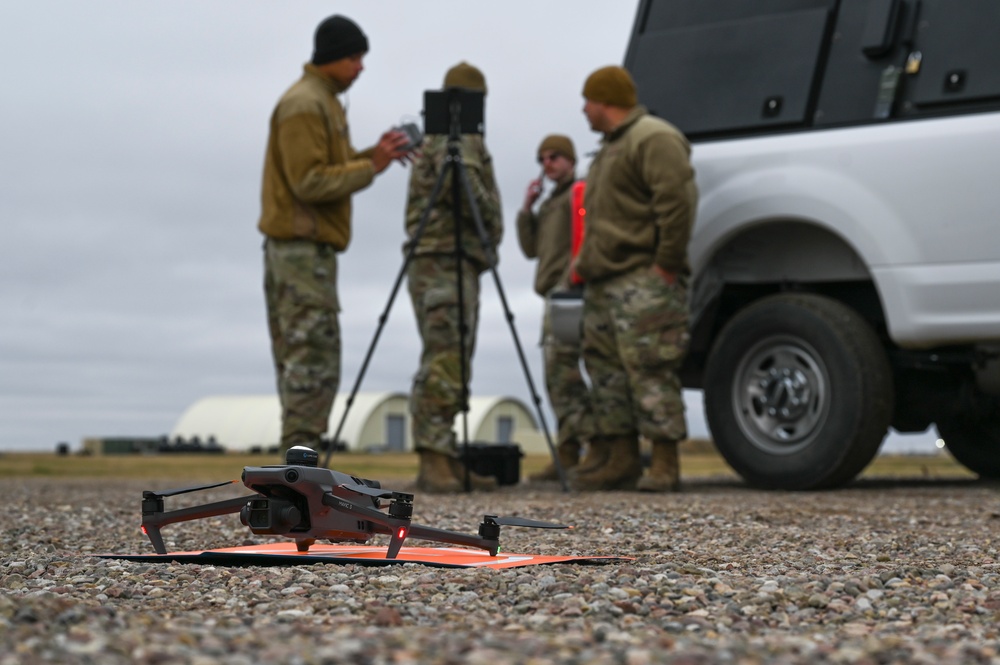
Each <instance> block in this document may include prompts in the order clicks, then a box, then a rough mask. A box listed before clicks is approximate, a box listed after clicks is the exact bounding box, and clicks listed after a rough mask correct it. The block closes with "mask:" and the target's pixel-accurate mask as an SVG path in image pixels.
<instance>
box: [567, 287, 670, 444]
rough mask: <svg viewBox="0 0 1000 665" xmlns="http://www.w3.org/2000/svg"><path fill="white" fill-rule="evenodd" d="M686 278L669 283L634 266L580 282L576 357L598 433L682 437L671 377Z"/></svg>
mask: <svg viewBox="0 0 1000 665" xmlns="http://www.w3.org/2000/svg"><path fill="white" fill-rule="evenodd" d="M686 281H687V280H686V279H684V280H679V281H678V283H677V284H676V285H673V286H671V285H669V284H667V283H666V282H665V281H664V280H663V278H662V277H661V276H660V275H659V274H657V273H656V272H654V271H653V270H652V269H650V268H639V269H636V270H633V271H631V272H628V273H625V274H623V275H618V276H616V277H612V278H611V279H608V280H601V281H599V282H595V283H588V284H587V287H586V297H585V298H584V302H583V355H584V358H585V359H586V362H587V372H588V374H589V375H590V377H591V383H592V390H593V394H594V402H595V404H597V405H598V408H596V409H595V410H594V418H595V420H596V426H597V431H598V432H600V433H601V434H602V435H605V436H607V435H612V436H614V435H624V436H634V435H635V434H637V433H638V434H639V435H642V436H645V437H647V438H648V439H650V440H653V441H656V440H668V441H680V440H681V439H684V438H685V437H686V436H687V431H686V429H685V424H684V402H683V401H682V400H681V383H680V379H678V376H677V372H678V370H679V369H680V366H681V362H682V361H683V359H684V354H685V352H686V351H687V347H688V339H689V338H688V311H687V289H686V286H685V285H684V284H685V283H686Z"/></svg>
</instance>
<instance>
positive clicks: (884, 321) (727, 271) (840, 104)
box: [625, 0, 1000, 489]
mask: <svg viewBox="0 0 1000 665" xmlns="http://www.w3.org/2000/svg"><path fill="white" fill-rule="evenodd" d="M997 35H1000V2H996V0H962V1H961V2H956V1H955V0H753V2H747V1H746V0H641V1H640V3H639V7H638V13H637V16H636V21H635V26H634V28H633V34H632V38H631V41H630V43H629V48H628V52H627V54H626V58H625V66H626V68H627V69H629V71H630V72H631V73H632V75H633V76H634V77H635V79H636V83H637V85H638V88H639V97H640V102H641V103H643V104H645V105H646V106H647V107H648V108H649V109H650V111H651V112H653V113H654V114H656V115H658V116H660V117H663V118H664V119H666V120H669V121H670V122H672V123H674V124H675V125H677V126H678V127H679V128H680V129H681V130H682V131H684V132H685V134H686V135H687V136H688V138H689V139H690V140H691V142H692V146H693V152H692V159H693V162H694V166H695V169H696V172H697V180H698V186H699V189H700V194H701V200H700V205H699V210H698V217H697V221H696V224H695V230H694V235H693V238H692V241H691V246H690V255H691V262H692V267H693V269H694V271H695V282H694V284H695V285H694V288H693V290H692V302H691V307H692V315H693V316H692V347H691V352H690V355H689V357H688V360H687V363H686V365H685V368H684V377H683V378H684V383H685V385H686V386H688V387H692V388H700V389H702V390H703V391H704V397H705V411H706V417H707V420H708V424H709V428H710V430H711V433H712V437H713V440H714V441H715V444H716V446H717V447H718V449H719V451H720V452H721V453H722V455H723V456H724V457H725V458H726V460H727V461H728V462H729V464H730V465H731V466H732V467H733V468H734V469H735V470H736V471H737V472H738V473H740V474H741V476H742V477H743V478H744V479H746V481H747V482H749V483H750V484H753V485H756V486H759V487H768V488H781V489H817V488H827V487H835V486H839V485H842V484H844V483H846V482H848V481H850V480H851V479H852V478H854V477H855V476H856V475H857V474H858V473H860V472H861V470H862V469H864V467H865V466H867V465H868V463H869V462H870V461H871V460H872V459H873V457H874V456H875V455H876V453H877V452H878V449H879V446H880V445H881V442H882V440H883V439H884V438H885V436H886V434H887V432H888V430H889V428H890V427H891V428H894V429H895V430H897V431H899V432H920V431H924V430H926V429H928V428H929V427H931V426H936V427H937V430H938V432H939V434H940V436H941V438H942V439H943V440H944V442H945V444H946V446H947V447H948V449H949V451H950V452H951V453H952V454H953V456H954V457H955V458H956V459H957V460H958V461H959V462H961V463H962V464H964V465H965V466H966V467H968V468H969V469H971V470H972V471H975V472H976V473H978V474H979V475H981V476H983V477H989V478H1000V39H998V38H997Z"/></svg>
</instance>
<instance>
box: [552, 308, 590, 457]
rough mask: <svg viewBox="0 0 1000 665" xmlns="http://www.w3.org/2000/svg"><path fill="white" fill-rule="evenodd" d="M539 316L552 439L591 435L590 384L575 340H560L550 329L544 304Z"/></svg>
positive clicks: (566, 439)
mask: <svg viewBox="0 0 1000 665" xmlns="http://www.w3.org/2000/svg"><path fill="white" fill-rule="evenodd" d="M545 310H546V311H545V315H544V317H543V319H542V354H543V358H544V360H545V389H546V391H547V392H548V394H549V403H550V404H551V405H552V411H553V412H554V413H555V414H556V423H557V425H558V433H557V439H558V440H557V441H556V443H557V444H559V443H565V442H567V441H573V440H576V441H579V440H581V439H582V440H587V439H589V438H590V437H592V436H593V435H594V433H595V432H594V414H593V412H592V410H591V405H590V388H589V387H588V386H587V383H586V381H585V380H584V378H583V368H582V367H581V362H582V360H583V359H582V357H581V353H580V345H579V344H570V343H566V342H562V341H560V340H559V339H558V338H557V337H556V336H555V335H554V334H553V332H552V322H551V320H550V317H549V312H548V308H547V307H546V308H545Z"/></svg>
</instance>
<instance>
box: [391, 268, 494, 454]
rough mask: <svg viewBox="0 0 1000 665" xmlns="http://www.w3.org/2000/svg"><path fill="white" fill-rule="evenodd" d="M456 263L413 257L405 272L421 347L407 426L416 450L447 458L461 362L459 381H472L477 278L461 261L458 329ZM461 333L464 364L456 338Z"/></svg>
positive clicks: (475, 271)
mask: <svg viewBox="0 0 1000 665" xmlns="http://www.w3.org/2000/svg"><path fill="white" fill-rule="evenodd" d="M456 264H457V260H456V259H455V257H454V256H451V255H447V254H432V255H421V256H415V257H413V260H412V261H411V262H410V264H409V266H408V267H407V273H406V277H407V285H408V288H409V291H410V299H411V300H412V302H413V312H414V314H416V317H417V328H418V329H419V331H420V339H421V340H422V341H423V351H422V352H421V354H420V368H419V369H418V370H417V373H416V375H415V376H414V377H413V389H412V391H411V392H410V424H411V427H412V428H413V444H414V447H415V448H416V449H417V450H436V451H438V452H443V453H448V454H453V453H454V451H455V449H456V443H455V439H456V437H455V432H454V430H453V427H452V426H453V424H454V422H455V416H456V415H458V414H459V412H461V411H462V406H463V405H462V393H463V390H462V388H463V386H462V362H463V361H464V363H465V368H466V369H465V379H466V381H467V382H471V380H472V371H471V370H472V354H473V352H474V349H475V345H476V327H477V325H478V320H479V274H480V272H481V270H480V269H479V268H478V267H475V266H474V265H473V264H471V263H469V262H468V261H466V262H465V263H464V264H463V265H462V304H463V309H464V314H465V316H464V325H463V324H462V321H461V319H462V317H460V316H459V308H458V279H457V274H456ZM463 327H464V328H465V347H464V348H465V358H464V360H463V358H462V357H461V355H462V354H461V353H460V350H459V349H460V340H461V338H460V335H461V334H462V328H463Z"/></svg>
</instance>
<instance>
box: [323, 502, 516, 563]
mask: <svg viewBox="0 0 1000 665" xmlns="http://www.w3.org/2000/svg"><path fill="white" fill-rule="evenodd" d="M323 505H326V506H329V507H330V508H333V509H334V510H339V511H340V512H342V513H346V514H348V515H353V516H354V517H359V518H361V519H364V520H368V522H369V523H370V524H371V529H372V532H373V533H381V534H385V535H388V536H389V537H390V540H389V548H388V551H387V552H386V557H385V558H387V559H395V558H396V556H397V555H398V554H399V550H400V548H401V547H402V546H403V541H405V540H406V538H407V537H408V536H413V537H414V538H419V539H421V540H432V541H435V542H440V543H451V544H453V545H466V546H468V547H475V548H478V549H482V550H486V551H488V552H489V553H490V555H491V556H496V554H497V551H498V550H499V548H500V545H499V542H498V541H497V540H495V539H489V538H483V537H480V536H473V535H471V534H465V533H458V532H456V531H446V530H445V529H436V528H434V527H430V526H424V525H422V524H414V523H413V522H411V521H410V520H408V519H401V518H398V517H392V516H391V515H386V514H384V513H382V512H380V511H378V510H375V509H374V508H369V507H368V506H362V505H358V504H357V503H355V502H354V501H352V500H350V499H349V498H347V497H345V496H337V495H336V494H334V493H332V492H327V493H326V494H324V495H323Z"/></svg>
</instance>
